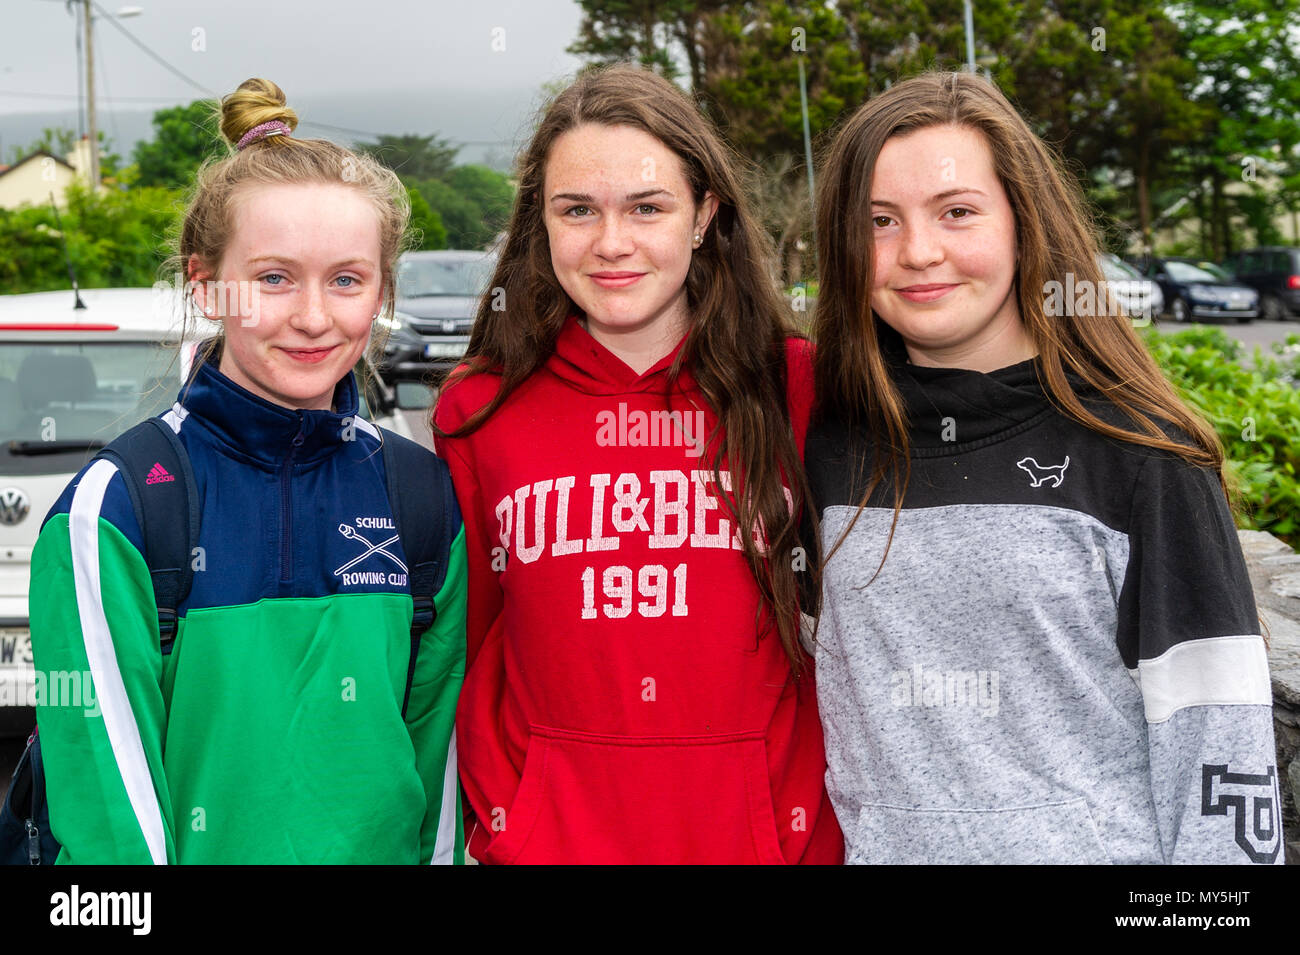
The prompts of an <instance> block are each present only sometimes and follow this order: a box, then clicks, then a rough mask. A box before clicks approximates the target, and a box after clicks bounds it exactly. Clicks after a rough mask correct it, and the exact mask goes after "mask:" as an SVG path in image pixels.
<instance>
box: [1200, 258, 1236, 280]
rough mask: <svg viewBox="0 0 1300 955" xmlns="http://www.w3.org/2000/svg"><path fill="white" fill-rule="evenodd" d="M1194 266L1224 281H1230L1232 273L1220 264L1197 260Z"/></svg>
mask: <svg viewBox="0 0 1300 955" xmlns="http://www.w3.org/2000/svg"><path fill="white" fill-rule="evenodd" d="M1196 267H1197V268H1198V269H1201V270H1202V271H1205V272H1209V273H1210V274H1211V275H1213V276H1214V277H1215V278H1217V279H1222V280H1223V281H1225V282H1231V281H1232V278H1233V276H1232V273H1231V272H1229V271H1228V270H1227V269H1225V268H1224V267H1223V266H1221V265H1215V264H1214V263H1213V262H1197V263H1196Z"/></svg>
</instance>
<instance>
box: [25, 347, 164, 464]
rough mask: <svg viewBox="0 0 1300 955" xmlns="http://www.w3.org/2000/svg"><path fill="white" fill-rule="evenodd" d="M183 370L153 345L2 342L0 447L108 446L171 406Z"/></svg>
mask: <svg viewBox="0 0 1300 955" xmlns="http://www.w3.org/2000/svg"><path fill="white" fill-rule="evenodd" d="M180 367H181V366H180V360H179V358H177V357H176V349H175V348H174V347H168V346H164V345H162V344H157V343H151V342H104V343H98V342H97V343H94V344H87V343H82V342H66V341H57V342H56V341H50V342H0V442H8V441H91V440H98V441H105V442H107V441H111V440H112V439H113V438H115V437H117V435H119V434H120V433H122V432H123V431H125V430H126V429H127V428H129V427H130V426H131V425H133V424H135V423H136V422H137V421H142V420H144V419H145V418H147V417H150V416H152V415H155V414H158V413H159V412H160V411H163V410H165V409H167V408H169V407H171V405H172V403H173V402H174V401H175V400H176V392H177V391H178V386H179V383H180Z"/></svg>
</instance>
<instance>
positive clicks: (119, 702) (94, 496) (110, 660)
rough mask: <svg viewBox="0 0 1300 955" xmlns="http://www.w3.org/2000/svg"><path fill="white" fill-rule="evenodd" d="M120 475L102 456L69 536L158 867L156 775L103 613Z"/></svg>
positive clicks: (109, 725)
mask: <svg viewBox="0 0 1300 955" xmlns="http://www.w3.org/2000/svg"><path fill="white" fill-rule="evenodd" d="M116 473H117V466H116V465H115V464H113V462H111V461H105V460H99V461H96V462H95V463H94V464H92V465H91V466H90V467H89V468H88V469H87V470H86V473H85V474H83V475H82V477H81V481H80V483H79V484H78V485H77V490H76V491H75V492H74V493H73V496H72V506H71V507H70V508H69V510H68V535H69V537H70V538H71V544H72V574H73V583H74V585H75V587H76V593H77V612H78V614H80V616H81V634H82V639H83V640H84V641H85V644H86V659H87V660H88V661H89V663H90V673H91V679H93V680H94V683H95V695H96V696H97V697H98V700H99V706H100V709H101V711H102V712H103V714H104V730H105V731H106V732H107V733H108V741H109V744H110V745H111V746H112V747H113V758H114V759H115V760H116V761H117V767H118V771H119V772H120V773H121V774H122V782H123V784H125V786H126V795H127V798H128V799H130V801H131V808H132V809H133V810H134V811H135V818H136V821H137V822H138V823H139V824H140V831H141V832H142V833H143V834H144V841H145V844H146V845H148V847H149V855H150V857H151V858H152V859H153V861H154V864H155V865H166V864H167V840H166V838H165V836H164V833H163V821H162V810H161V809H160V808H159V806H158V794H157V793H156V792H155V791H154V787H153V776H152V775H151V774H150V772H149V763H148V760H146V759H145V755H144V745H143V744H142V743H141V742H140V728H139V727H138V726H137V725H136V722H135V714H134V713H132V712H131V702H130V700H129V699H128V698H127V695H126V686H125V685H124V684H123V683H122V672H121V670H119V669H118V666H117V653H116V652H115V650H114V648H113V637H112V635H111V634H110V632H109V629H108V619H107V618H106V617H105V615H104V599H103V594H102V593H101V592H100V586H99V512H100V509H101V507H102V506H103V503H104V491H105V489H106V488H107V487H108V482H109V481H111V480H112V479H113V475H114V474H116Z"/></svg>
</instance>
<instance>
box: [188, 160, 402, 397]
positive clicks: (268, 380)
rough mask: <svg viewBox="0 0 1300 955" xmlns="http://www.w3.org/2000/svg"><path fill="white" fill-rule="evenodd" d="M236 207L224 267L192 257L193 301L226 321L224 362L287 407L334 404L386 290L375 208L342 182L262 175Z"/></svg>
mask: <svg viewBox="0 0 1300 955" xmlns="http://www.w3.org/2000/svg"><path fill="white" fill-rule="evenodd" d="M233 215H234V222H233V223H232V228H231V234H230V243H229V245H227V247H226V249H225V252H224V254H223V255H222V258H221V263H220V268H219V272H218V274H216V275H213V274H212V273H211V272H210V271H209V270H207V269H205V268H204V266H203V264H202V263H201V262H199V260H198V259H197V257H191V259H190V263H189V265H190V278H191V279H192V280H194V281H196V282H198V283H199V284H197V285H196V286H195V290H194V298H195V301H196V302H197V303H198V305H199V307H200V308H202V309H203V310H204V314H205V315H206V316H207V317H208V318H211V319H212V320H214V321H222V322H223V323H224V325H225V339H226V341H225V347H224V348H223V349H222V355H221V364H220V371H221V373H222V374H224V375H225V376H226V377H228V378H229V379H230V380H231V381H233V382H235V383H236V384H237V385H240V386H241V387H243V388H245V389H247V390H248V391H251V392H252V393H253V394H255V395H258V396H260V397H262V398H265V399H266V400H268V401H272V402H274V403H275V404H278V405H281V406H283V407H286V408H297V409H309V408H311V409H328V408H330V406H331V401H332V399H333V397H334V388H335V386H336V385H337V384H338V382H339V380H340V379H341V378H343V377H344V376H345V375H346V374H347V373H348V372H349V371H350V370H351V369H352V367H353V366H354V365H355V364H356V363H357V360H358V359H359V358H360V357H361V353H362V352H363V351H365V347H366V343H367V341H368V340H369V336H370V327H371V322H372V321H373V320H374V317H375V315H376V313H377V312H378V311H379V306H380V302H381V300H382V298H383V273H382V269H381V263H380V234H379V219H378V216H377V215H376V212H375V209H374V207H373V206H372V205H371V204H370V203H369V201H368V200H367V199H366V198H365V197H364V196H362V195H361V193H359V192H358V191H357V190H355V189H353V188H350V187H348V186H345V185H343V184H341V183H340V184H337V185H336V184H332V183H301V184H274V185H269V184H258V185H254V186H244V187H242V188H241V189H240V190H239V193H238V194H237V195H236V197H235V200H234V210H233ZM210 280H215V281H216V282H218V283H227V284H223V285H220V286H218V287H213V285H210V284H208V283H209V281H210ZM228 283H234V284H228ZM222 293H224V294H222ZM209 310H211V311H209Z"/></svg>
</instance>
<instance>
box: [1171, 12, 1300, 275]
mask: <svg viewBox="0 0 1300 955" xmlns="http://www.w3.org/2000/svg"><path fill="white" fill-rule="evenodd" d="M1170 14H1171V17H1172V18H1173V19H1174V20H1175V21H1176V22H1177V23H1178V24H1179V26H1180V28H1181V31H1182V34H1183V36H1184V39H1185V44H1186V50H1187V57H1188V60H1189V61H1190V62H1191V64H1192V65H1193V66H1194V67H1195V69H1196V71H1197V77H1198V82H1197V85H1196V87H1195V89H1194V91H1193V97H1194V100H1195V102H1196V103H1198V104H1200V105H1201V106H1203V107H1204V108H1205V109H1206V111H1207V114H1208V118H1207V121H1206V122H1205V123H1204V125H1203V128H1202V131H1201V134H1200V136H1199V138H1198V140H1197V144H1196V147H1195V148H1194V149H1189V150H1188V151H1187V153H1186V154H1185V156H1184V159H1185V169H1186V172H1187V173H1188V174H1189V175H1188V178H1190V179H1191V181H1192V182H1194V183H1201V182H1205V183H1208V189H1207V190H1206V195H1205V198H1204V200H1203V205H1204V207H1205V209H1204V213H1205V216H1206V217H1207V219H1208V234H1207V236H1206V243H1207V248H1206V249H1204V252H1205V254H1207V255H1209V256H1210V257H1211V258H1214V259H1223V258H1226V257H1227V256H1228V255H1230V254H1231V253H1232V252H1233V251H1234V250H1235V249H1237V248H1240V241H1239V240H1237V238H1236V237H1237V235H1238V232H1237V230H1236V229H1235V228H1234V224H1233V220H1234V217H1235V218H1238V219H1245V220H1246V221H1247V223H1249V222H1251V221H1253V222H1254V223H1255V230H1254V231H1255V232H1256V235H1255V239H1256V241H1258V242H1263V241H1265V238H1264V236H1262V235H1261V234H1260V228H1259V227H1260V225H1261V224H1262V223H1267V226H1266V228H1265V229H1264V232H1265V233H1266V234H1268V233H1270V232H1271V230H1272V229H1273V226H1272V217H1273V215H1275V214H1278V213H1280V212H1282V211H1284V207H1283V205H1282V204H1283V203H1285V202H1288V201H1289V202H1294V198H1293V197H1294V193H1293V192H1292V191H1291V190H1290V189H1288V188H1287V179H1286V178H1284V181H1283V188H1282V190H1281V192H1280V193H1279V194H1278V196H1279V198H1274V199H1273V200H1272V208H1271V209H1270V210H1269V211H1268V212H1267V213H1265V214H1263V215H1261V212H1260V209H1259V207H1258V203H1259V199H1258V198H1248V197H1249V194H1250V193H1251V192H1252V191H1254V190H1252V189H1246V190H1241V191H1239V192H1238V193H1237V195H1234V194H1233V193H1231V192H1229V191H1228V189H1227V186H1228V183H1230V182H1233V181H1234V180H1236V181H1242V180H1245V181H1250V177H1249V176H1248V175H1246V170H1247V169H1252V168H1256V167H1260V166H1262V165H1263V164H1264V163H1265V162H1267V161H1269V160H1273V161H1277V162H1279V163H1280V164H1281V166H1282V169H1283V176H1284V177H1288V176H1289V173H1288V170H1290V172H1291V173H1293V172H1294V171H1295V170H1296V159H1295V150H1296V148H1297V144H1300V116H1297V104H1298V103H1300V0H1236V2H1234V3H1232V4H1230V5H1226V6H1225V5H1222V4H1219V3H1215V2H1212V0H1186V2H1182V3H1175V4H1172V6H1171V10H1170ZM1238 196H1242V198H1238ZM1243 199H1244V202H1243ZM1290 209H1291V210H1294V209H1295V206H1294V205H1291V206H1290Z"/></svg>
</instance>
